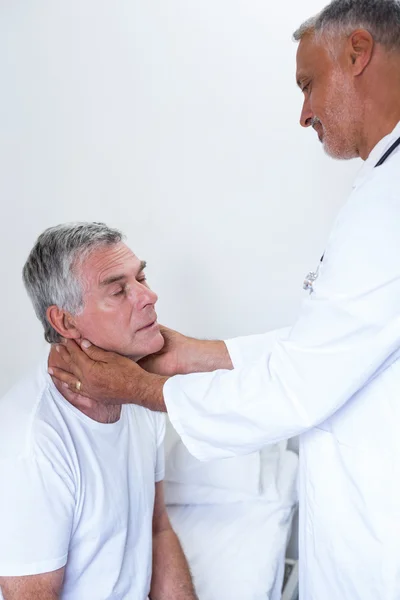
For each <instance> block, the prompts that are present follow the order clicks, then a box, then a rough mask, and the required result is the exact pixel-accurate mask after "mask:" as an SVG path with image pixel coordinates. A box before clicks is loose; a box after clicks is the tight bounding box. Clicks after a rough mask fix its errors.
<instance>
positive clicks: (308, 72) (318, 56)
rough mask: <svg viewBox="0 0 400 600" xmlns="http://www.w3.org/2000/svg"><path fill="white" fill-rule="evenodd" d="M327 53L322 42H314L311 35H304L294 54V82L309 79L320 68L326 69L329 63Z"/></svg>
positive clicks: (298, 82)
mask: <svg viewBox="0 0 400 600" xmlns="http://www.w3.org/2000/svg"><path fill="white" fill-rule="evenodd" d="M330 62H331V61H330V59H329V54H328V51H327V49H326V47H325V45H324V44H323V41H318V42H317V41H316V39H315V37H314V36H313V35H312V34H307V35H305V36H304V37H303V38H302V39H301V40H300V43H299V47H298V48H297V54H296V82H297V84H298V85H300V83H301V82H302V80H303V79H305V78H307V77H311V76H312V75H313V74H314V73H315V72H318V71H319V70H320V69H321V68H327V67H328V63H330Z"/></svg>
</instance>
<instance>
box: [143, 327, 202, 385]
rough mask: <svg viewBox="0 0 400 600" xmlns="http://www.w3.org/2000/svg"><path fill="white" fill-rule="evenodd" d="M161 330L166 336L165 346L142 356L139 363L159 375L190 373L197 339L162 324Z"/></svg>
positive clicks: (164, 336)
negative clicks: (191, 354)
mask: <svg viewBox="0 0 400 600" xmlns="http://www.w3.org/2000/svg"><path fill="white" fill-rule="evenodd" d="M160 332H161V335H162V336H163V338H164V346H163V347H162V348H161V350H160V351H159V352H156V353H155V354H150V355H149V356H146V357H145V358H142V359H141V360H140V361H139V362H138V364H139V365H140V366H141V367H142V368H143V369H146V371H149V372H150V373H157V374H158V375H169V376H171V375H178V374H180V375H184V374H185V373H190V372H191V371H190V350H191V349H192V348H193V345H194V344H193V342H194V343H195V342H196V341H197V340H194V339H192V338H189V337H187V336H185V335H182V334H181V333H178V332H177V331H174V330H173V329H169V328H168V327H164V326H162V325H161V326H160Z"/></svg>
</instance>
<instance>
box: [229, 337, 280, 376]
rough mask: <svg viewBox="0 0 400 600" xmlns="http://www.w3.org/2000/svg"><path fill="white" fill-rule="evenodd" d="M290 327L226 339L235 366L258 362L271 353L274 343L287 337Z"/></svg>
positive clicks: (235, 367) (236, 367)
mask: <svg viewBox="0 0 400 600" xmlns="http://www.w3.org/2000/svg"><path fill="white" fill-rule="evenodd" d="M290 330H291V328H290V327H283V328H281V329H274V330H273V331H268V332H267V333H260V334H257V335H245V336H241V337H237V338H231V339H230V340H225V344H226V347H227V348H228V352H229V356H230V358H231V361H232V364H233V368H234V369H238V368H240V367H244V366H245V365H249V364H251V363H254V362H256V361H257V360H259V359H260V358H261V357H262V356H265V355H266V354H270V353H271V351H272V348H273V347H274V344H275V343H276V342H277V341H278V340H280V339H282V340H283V339H287V337H288V336H289V334H290Z"/></svg>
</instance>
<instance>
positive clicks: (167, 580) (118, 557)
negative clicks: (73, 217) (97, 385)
mask: <svg viewBox="0 0 400 600" xmlns="http://www.w3.org/2000/svg"><path fill="white" fill-rule="evenodd" d="M144 267H145V263H144V262H142V261H140V260H139V259H138V258H137V257H136V256H135V255H134V254H133V253H132V252H131V250H130V249H129V248H128V247H127V246H126V245H125V244H124V243H123V241H122V235H121V234H120V232H119V231H116V230H114V229H110V228H109V227H106V226H105V225H103V224H99V223H78V224H71V225H60V226H58V227H53V228H51V229H48V230H46V231H45V232H44V233H43V234H42V235H41V236H40V237H39V239H38V240H37V242H36V244H35V246H34V248H33V250H32V252H31V253H30V256H29V258H28V260H27V262H26V264H25V267H24V282H25V286H26V288H27V290H28V293H29V295H30V297H31V300H32V302H33V305H34V307H35V311H36V314H37V316H38V318H39V319H40V320H41V322H42V324H43V327H44V330H45V337H46V339H47V341H48V342H57V341H59V340H60V339H61V336H62V337H63V338H67V339H73V340H77V341H78V340H81V339H82V338H83V337H85V338H88V339H90V340H93V343H96V344H98V345H99V346H101V347H102V348H106V349H110V350H115V351H117V352H119V353H121V354H123V355H125V356H127V357H129V359H130V360H133V361H135V360H138V359H139V358H142V357H143V356H146V355H147V354H149V353H152V352H156V351H157V350H160V348H161V347H162V346H163V343H164V341H163V338H162V336H161V334H160V330H159V326H158V324H157V315H156V312H155V308H154V306H155V303H156V301H157V296H156V295H155V294H154V292H152V291H151V290H150V288H149V287H148V285H147V283H146V277H145V273H144ZM57 387H58V389H57V388H56V387H55V386H54V384H53V382H52V380H51V378H50V377H49V375H48V374H47V357H46V360H45V361H44V363H43V364H42V365H41V366H40V367H39V368H38V369H37V370H36V371H35V372H34V373H32V374H30V375H28V376H27V377H25V378H24V379H23V380H22V381H21V382H20V383H19V384H17V385H16V386H15V387H14V388H13V389H12V390H11V391H10V392H9V393H8V394H7V395H6V397H5V398H3V399H2V400H1V401H0V481H1V493H0V588H1V590H2V593H3V597H4V600H56V599H57V598H62V599H63V600H64V599H65V600H67V599H70V600H144V599H145V598H147V597H148V595H149V594H150V598H151V600H195V593H194V589H193V586H192V582H191V578H190V574H189V570H188V566H187V563H186V561H185V558H184V556H183V553H182V550H181V547H180V545H179V542H178V539H177V537H176V535H175V533H174V532H173V530H172V528H171V525H170V523H169V520H168V517H167V514H166V511H165V506H164V500H163V489H162V485H163V484H162V479H163V477H164V457H163V438H164V430H165V424H164V417H163V415H161V414H157V413H152V412H150V411H148V410H146V409H144V408H140V407H135V406H133V405H131V406H125V407H122V409H121V406H120V405H119V404H118V405H113V404H112V403H110V404H108V405H107V406H103V405H101V404H97V403H96V402H95V401H94V399H93V398H92V399H91V400H92V401H91V402H87V404H86V405H84V406H82V407H81V409H80V410H79V409H77V408H76V407H74V406H72V405H71V404H70V403H69V402H68V401H67V399H66V397H65V396H66V395H67V396H68V390H66V388H65V387H62V386H57ZM152 563H153V567H152ZM0 596H1V593H0Z"/></svg>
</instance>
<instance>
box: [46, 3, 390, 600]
mask: <svg viewBox="0 0 400 600" xmlns="http://www.w3.org/2000/svg"><path fill="white" fill-rule="evenodd" d="M294 37H295V39H296V40H297V41H298V42H299V47H298V53H297V83H298V85H299V87H300V89H301V91H302V92H303V94H304V105H303V109H302V113H301V125H302V126H303V127H309V126H312V127H313V128H314V130H315V131H316V132H317V134H318V137H319V139H320V140H321V142H322V144H323V146H324V148H325V150H326V152H327V153H328V154H330V155H331V156H333V157H335V158H342V159H349V158H353V157H358V156H359V157H361V158H362V159H363V160H364V161H365V162H364V165H363V167H362V169H361V172H360V173H359V175H358V177H357V179H356V181H355V183H354V188H353V191H352V193H351V195H350V197H349V199H348V202H347V204H346V205H345V207H344V208H343V210H342V211H341V213H340V214H339V217H338V219H337V221H336V224H335V225H334V227H333V230H332V232H331V235H330V238H329V240H328V242H327V245H326V250H325V254H324V257H323V261H322V263H321V264H320V266H319V270H318V272H314V273H313V274H310V276H309V277H308V280H307V281H306V284H305V286H306V287H307V288H308V289H309V292H310V293H309V295H308V297H307V299H306V301H305V303H304V305H303V308H302V312H301V315H300V318H299V320H298V321H297V323H296V324H295V325H294V326H293V327H292V328H291V329H289V330H281V331H275V332H272V333H268V334H266V335H260V336H251V337H246V338H239V339H234V340H229V341H227V342H222V341H216V342H208V341H198V340H193V339H189V338H186V337H184V336H181V335H180V334H178V333H176V332H171V331H169V330H165V339H166V344H165V348H164V351H163V352H162V353H161V354H160V355H159V356H156V357H154V358H153V359H152V361H151V362H148V363H147V365H146V368H148V369H151V370H153V371H156V372H157V373H158V374H150V373H147V372H146V371H144V370H141V369H140V368H139V367H138V366H137V365H136V364H135V363H132V362H130V361H129V360H128V359H126V358H122V357H119V356H117V355H115V354H108V353H106V352H103V351H102V350H100V349H98V348H95V347H94V346H90V344H89V342H88V343H85V342H84V343H83V344H82V346H83V349H81V348H79V347H78V346H76V345H75V344H74V343H73V342H72V343H71V342H68V343H67V345H66V347H65V346H62V347H60V348H59V356H60V357H61V358H62V359H63V360H65V362H66V363H67V365H65V364H64V363H62V364H64V369H60V368H56V367H54V368H53V374H54V375H55V376H56V377H58V378H59V379H61V380H62V381H64V382H65V385H67V386H69V387H70V389H71V390H78V391H80V393H81V394H82V395H83V396H86V397H89V398H90V396H94V397H101V398H103V399H104V401H107V399H108V398H112V399H113V401H114V402H115V399H117V398H118V399H119V400H120V401H121V402H135V403H139V404H143V405H144V406H146V407H150V408H152V409H154V410H167V411H168V413H169V415H170V418H171V421H172V423H173V425H174V427H175V428H176V430H177V431H178V433H179V434H180V435H181V437H182V439H183V441H184V443H185V444H186V445H187V447H188V448H189V450H190V451H191V452H192V453H193V454H194V455H195V456H197V457H199V458H200V459H204V460H206V459H213V458H217V457H225V456H226V457H227V456H232V455H235V454H239V453H248V452H252V451H254V450H256V449H259V448H261V447H262V446H264V445H265V444H268V443H271V442H276V441H278V440H282V439H284V438H289V437H291V436H294V435H298V434H301V448H300V465H301V467H300V560H301V580H300V598H301V599H302V600H325V599H326V600H398V599H399V598H400V560H399V551H398V547H399V540H400V360H399V358H400V145H399V144H400V141H399V139H400V123H399V121H400V3H399V2H398V1H395V0H385V1H382V0H335V1H334V2H332V3H331V4H330V5H329V6H327V7H326V8H325V9H324V10H323V11H322V12H321V13H320V14H319V15H318V16H317V17H315V18H313V19H311V20H309V21H307V22H306V23H305V24H303V25H302V26H301V27H300V28H299V29H298V30H297V31H296V33H295V36H294ZM309 176H312V168H311V167H310V174H309ZM85 346H86V347H85ZM59 364H60V361H59ZM232 367H234V369H233V370H232ZM217 369H218V370H217ZM67 371H69V372H67ZM206 371H210V372H206ZM189 372H197V373H194V374H190V375H182V374H181V375H175V376H173V377H168V375H171V374H174V373H189ZM77 401H79V398H77Z"/></svg>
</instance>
